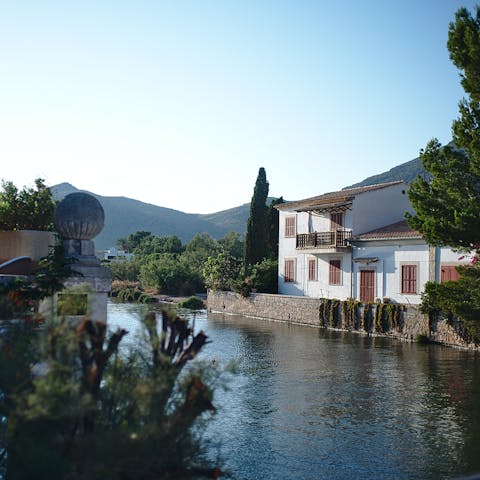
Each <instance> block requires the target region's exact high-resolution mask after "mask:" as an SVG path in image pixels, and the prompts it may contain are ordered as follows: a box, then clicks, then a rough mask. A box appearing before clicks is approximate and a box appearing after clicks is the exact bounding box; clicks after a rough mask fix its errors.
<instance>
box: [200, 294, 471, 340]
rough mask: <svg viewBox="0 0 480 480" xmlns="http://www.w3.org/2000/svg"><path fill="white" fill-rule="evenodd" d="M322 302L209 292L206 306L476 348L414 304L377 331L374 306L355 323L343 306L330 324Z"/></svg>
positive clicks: (455, 326) (457, 330)
mask: <svg viewBox="0 0 480 480" xmlns="http://www.w3.org/2000/svg"><path fill="white" fill-rule="evenodd" d="M323 301H324V299H321V298H313V297H298V296H289V295H272V294H264V293H252V294H250V295H249V296H248V297H242V296H241V295H239V294H238V293H234V292H223V291H209V292H208V297H207V308H208V311H210V312H216V313H225V314H229V315H234V314H237V315H245V316H249V317H256V318H263V319H269V320H276V321H281V322H288V323H295V324H300V325H310V326H313V327H326V328H335V329H338V330H348V331H354V332H358V333H364V334H369V335H377V336H385V337H391V338H396V339H398V340H402V341H415V340H418V339H419V338H420V337H423V338H424V339H428V340H430V341H432V342H437V343H441V344H444V345H451V346H458V347H463V348H471V349H475V348H477V347H476V346H475V345H473V344H468V343H467V342H466V341H465V340H464V339H463V338H462V335H461V329H460V326H459V325H458V324H457V323H455V322H454V323H451V322H448V321H447V320H446V319H440V320H437V321H435V322H430V321H429V319H428V317H427V316H426V315H424V314H422V313H421V312H420V310H419V309H418V307H415V306H411V305H408V306H407V305H404V306H402V311H401V313H400V316H399V320H398V322H397V324H396V325H392V326H391V328H390V329H388V330H380V329H379V328H378V326H377V327H376V326H375V321H374V317H375V308H376V306H375V305H372V307H371V316H370V320H368V321H365V320H364V309H365V306H363V305H359V309H358V322H352V321H348V319H346V318H344V315H343V313H342V309H341V308H338V318H336V321H335V322H333V326H332V325H331V324H330V323H329V322H325V321H324V320H322V319H321V316H320V307H321V305H322V302H323Z"/></svg>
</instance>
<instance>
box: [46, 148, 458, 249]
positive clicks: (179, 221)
mask: <svg viewBox="0 0 480 480" xmlns="http://www.w3.org/2000/svg"><path fill="white" fill-rule="evenodd" d="M449 145H451V144H449ZM417 175H424V176H427V175H428V174H427V173H426V172H425V170H423V169H422V165H421V162H420V159H419V158H414V159H413V160H410V161H408V162H405V163H402V164H401V165H398V166H396V167H393V168H391V169H390V170H388V172H383V173H379V174H378V175H373V176H371V177H368V178H366V179H365V180H362V181H361V182H358V183H355V184H353V185H349V186H348V187H345V188H353V187H363V186H366V185H373V184H375V183H384V182H392V181H395V180H405V181H406V182H407V183H410V182H411V181H412V180H413V179H414V178H415V177H416V176H417ZM50 189H51V191H52V194H53V197H54V198H55V200H61V199H62V198H63V197H65V196H66V195H68V194H69V193H73V192H80V191H84V190H78V189H77V188H75V187H74V186H73V185H71V184H69V183H60V184H58V185H54V186H53V187H51V188H50ZM87 193H90V194H91V195H93V196H94V197H95V198H97V199H98V201H99V202H100V203H101V204H102V206H103V209H104V210H105V227H104V229H103V231H102V232H101V233H100V235H98V236H97V237H96V238H95V246H96V248H97V249H99V250H103V249H106V248H109V247H111V246H113V245H115V242H116V241H117V240H118V239H119V238H122V237H126V236H128V235H130V234H131V233H134V232H137V231H139V230H145V231H147V232H152V233H153V234H155V235H177V236H178V237H179V238H181V240H182V242H184V243H185V242H188V241H189V240H190V239H191V238H192V237H193V236H194V235H195V234H197V233H202V232H205V233H208V234H209V235H211V236H212V237H213V238H217V239H218V238H221V237H223V236H224V235H225V234H227V233H228V232H238V233H240V234H241V235H243V234H244V233H245V230H246V225H247V219H248V216H249V213H250V204H249V203H245V204H243V205H240V206H239V207H234V208H230V209H228V210H222V211H220V212H216V213H209V214H196V213H184V212H180V211H179V210H173V209H171V208H164V207H158V206H156V205H151V204H149V203H144V202H140V201H139V200H133V199H131V198H127V197H103V196H101V195H97V194H95V193H91V192H87ZM271 200H272V199H271V198H269V199H268V203H270V201H271Z"/></svg>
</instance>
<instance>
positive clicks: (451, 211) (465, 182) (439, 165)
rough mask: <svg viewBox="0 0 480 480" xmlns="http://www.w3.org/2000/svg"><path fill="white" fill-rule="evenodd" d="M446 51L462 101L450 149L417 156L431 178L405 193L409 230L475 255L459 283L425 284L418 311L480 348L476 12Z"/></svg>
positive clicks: (432, 145) (457, 26) (459, 21)
mask: <svg viewBox="0 0 480 480" xmlns="http://www.w3.org/2000/svg"><path fill="white" fill-rule="evenodd" d="M447 47H448V50H449V52H450V58H451V59H452V61H453V63H454V64H455V66H456V67H457V68H458V69H459V70H460V78H461V83H462V86H463V88H464V90H465V93H466V98H464V99H462V100H461V101H460V103H459V112H460V115H459V117H458V118H457V119H456V120H454V122H453V124H452V132H453V145H446V146H443V147H442V145H441V144H440V142H439V141H438V140H436V139H434V140H431V141H430V142H429V143H428V145H427V146H426V148H425V149H424V150H422V151H421V153H420V159H421V161H422V164H423V168H424V169H425V170H426V172H427V173H429V174H430V175H431V178H421V177H419V178H417V179H416V180H415V181H414V182H413V183H412V185H411V186H410V189H409V198H410V201H411V203H412V205H413V207H414V208H415V211H416V213H415V215H407V219H408V222H409V224H410V226H411V227H413V228H416V229H417V230H419V231H420V232H421V233H422V234H423V235H424V237H425V238H426V239H427V241H428V242H429V243H431V244H439V245H448V246H450V247H453V248H456V249H458V250H461V251H467V252H473V253H474V257H473V262H472V265H469V266H463V267H457V271H458V272H459V274H460V279H459V281H458V282H445V283H442V284H437V283H434V282H428V283H427V284H426V286H425V292H424V293H423V298H422V310H423V312H424V313H428V314H429V315H430V317H431V318H432V315H433V316H434V317H436V316H437V315H438V314H439V313H441V314H443V315H447V316H448V317H450V318H452V317H455V318H457V319H458V320H459V322H460V324H461V325H462V327H463V329H464V332H465V333H462V332H463V331H459V333H461V334H462V335H465V334H466V336H467V338H468V339H469V340H472V341H474V342H475V343H480V323H479V317H478V313H479V311H480V289H479V288H478V287H479V285H480V268H479V263H478V258H479V253H480V128H479V127H480V8H479V7H477V8H476V12H475V16H472V14H471V13H470V12H469V11H468V10H466V9H465V8H461V9H460V10H458V11H457V13H456V14H455V21H454V22H452V23H450V26H449V32H448V42H447Z"/></svg>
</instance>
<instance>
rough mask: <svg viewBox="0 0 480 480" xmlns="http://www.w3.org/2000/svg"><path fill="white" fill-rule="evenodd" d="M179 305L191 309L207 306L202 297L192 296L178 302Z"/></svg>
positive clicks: (200, 308)
mask: <svg viewBox="0 0 480 480" xmlns="http://www.w3.org/2000/svg"><path fill="white" fill-rule="evenodd" d="M177 305H178V306H179V307H181V308H188V309H190V310H202V309H203V308H205V303H204V302H203V300H202V299H201V298H198V297H190V298H187V299H186V300H183V301H182V302H178V303H177Z"/></svg>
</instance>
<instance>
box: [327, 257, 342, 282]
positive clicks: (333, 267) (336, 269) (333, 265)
mask: <svg viewBox="0 0 480 480" xmlns="http://www.w3.org/2000/svg"><path fill="white" fill-rule="evenodd" d="M340 267H341V262H340V260H330V266H329V272H328V283H329V284H330V285H341V284H342V271H341V269H340Z"/></svg>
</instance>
